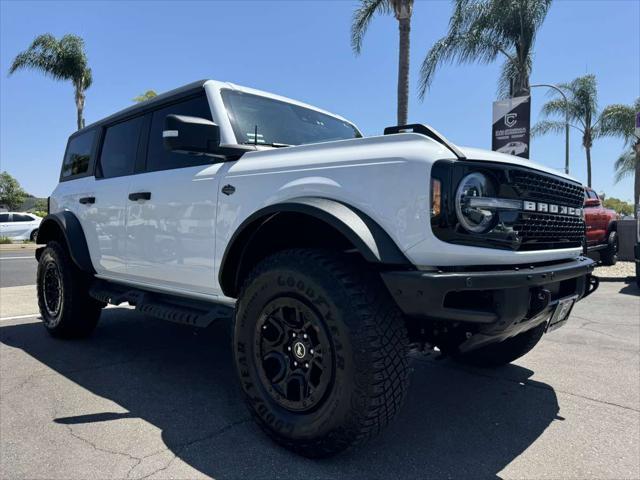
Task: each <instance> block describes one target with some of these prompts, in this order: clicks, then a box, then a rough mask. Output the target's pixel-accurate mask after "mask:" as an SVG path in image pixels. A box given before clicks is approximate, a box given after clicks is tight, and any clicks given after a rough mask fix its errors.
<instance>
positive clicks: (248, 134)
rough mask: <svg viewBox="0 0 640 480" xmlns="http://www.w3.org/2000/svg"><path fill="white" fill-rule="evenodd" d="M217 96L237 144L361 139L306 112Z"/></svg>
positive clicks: (232, 93) (257, 99) (246, 97)
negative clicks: (224, 109)
mask: <svg viewBox="0 0 640 480" xmlns="http://www.w3.org/2000/svg"><path fill="white" fill-rule="evenodd" d="M221 94H222V100H223V101H224V106H225V108H226V109H227V113H228V114H229V120H230V121H231V126H232V127H233V132H234V133H235V135H236V139H237V141H238V143H249V144H253V143H257V144H258V145H273V146H289V145H303V144H305V143H318V142H328V141H331V140H345V139H348V138H359V137H361V136H362V135H361V134H360V132H359V131H358V130H357V129H356V127H354V126H353V125H352V124H350V123H349V122H345V121H344V120H340V119H339V118H336V117H332V116H330V115H325V114H324V113H320V112H317V111H315V110H311V109H309V108H304V107H300V106H298V105H294V104H292V103H287V102H281V101H279V100H274V99H273V98H268V97H262V96H259V95H252V94H250V93H243V92H239V91H236V90H227V89H225V90H222V92H221ZM256 132H257V135H256Z"/></svg>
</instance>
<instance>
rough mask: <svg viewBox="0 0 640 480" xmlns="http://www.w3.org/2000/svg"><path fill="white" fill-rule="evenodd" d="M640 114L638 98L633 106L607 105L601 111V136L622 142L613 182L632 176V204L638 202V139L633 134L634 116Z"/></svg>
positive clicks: (639, 158) (639, 160)
mask: <svg viewBox="0 0 640 480" xmlns="http://www.w3.org/2000/svg"><path fill="white" fill-rule="evenodd" d="M636 112H640V98H637V99H636V101H635V102H634V104H633V105H609V106H608V107H607V108H605V109H604V110H603V111H602V115H601V116H602V134H603V135H608V136H612V137H620V138H622V139H623V140H624V147H625V150H624V152H623V153H622V154H621V155H620V157H619V158H618V159H617V160H616V163H615V164H614V168H615V172H616V173H615V180H616V182H619V181H620V180H622V179H623V178H626V177H628V176H631V175H633V176H634V184H633V203H634V204H636V203H637V202H639V201H640V200H638V199H639V198H640V137H638V136H637V135H636V133H635V128H634V125H635V115H636Z"/></svg>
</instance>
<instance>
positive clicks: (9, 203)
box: [0, 172, 27, 210]
mask: <svg viewBox="0 0 640 480" xmlns="http://www.w3.org/2000/svg"><path fill="white" fill-rule="evenodd" d="M25 198H27V192H25V191H24V190H23V189H22V187H21V186H20V183H18V181H17V180H16V179H15V178H13V177H12V176H11V175H9V173H7V172H2V173H0V204H1V205H5V206H6V207H7V208H8V209H9V210H17V209H18V208H20V206H21V205H22V203H23V202H24V200H25Z"/></svg>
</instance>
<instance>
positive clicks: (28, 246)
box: [0, 243, 38, 252]
mask: <svg viewBox="0 0 640 480" xmlns="http://www.w3.org/2000/svg"><path fill="white" fill-rule="evenodd" d="M36 248H38V245H36V244H35V243H11V244H6V245H0V252H17V251H20V250H24V251H26V252H34V251H35V250H36Z"/></svg>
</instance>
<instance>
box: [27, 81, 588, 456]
mask: <svg viewBox="0 0 640 480" xmlns="http://www.w3.org/2000/svg"><path fill="white" fill-rule="evenodd" d="M582 202H583V189H582V186H581V185H580V183H578V182H576V181H575V180H573V179H571V178H569V177H566V176H564V175H562V174H559V173H557V172H555V171H552V170H550V169H547V168H545V167H543V166H541V165H537V164H534V163H532V162H529V161H525V160H523V159H521V158H515V157H511V156H508V155H503V154H500V153H495V152H488V151H483V150H476V149H470V148H459V147H456V146H455V145H453V144H451V143H450V142H448V141H447V140H446V139H445V138H444V137H442V136H441V135H439V134H438V133H437V132H436V131H435V130H433V129H431V128H429V127H426V126H424V125H407V126H402V127H390V128H387V129H386V130H385V134H384V135H382V136H376V137H371V138H362V136H361V134H360V132H359V130H358V129H357V128H356V127H355V126H354V125H353V124H352V123H350V122H349V121H347V120H345V119H344V118H341V117H339V116H337V115H333V114H331V113H328V112H325V111H323V110H320V109H318V108H315V107H312V106H309V105H305V104H303V103H300V102H296V101H294V100H290V99H287V98H283V97H279V96H276V95H272V94H268V93H265V92H261V91H257V90H253V89H249V88H243V87H239V86H237V85H233V84H230V83H222V82H216V81H211V80H207V81H200V82H196V83H193V84H190V85H187V86H186V87H183V88H180V89H178V90H174V91H172V92H169V93H166V94H164V95H160V96H158V97H156V98H155V99H153V100H150V101H146V102H144V103H142V104H140V105H136V106H133V107H131V108H128V109H126V110H124V111H122V112H119V113H117V114H115V115H112V116H110V117H108V118H106V119H104V120H101V121H99V122H97V123H95V124H93V125H90V126H88V127H86V128H84V129H82V130H80V131H79V132H77V133H74V134H73V135H72V136H71V137H70V139H69V143H68V146H67V151H66V153H65V157H64V161H63V165H62V171H61V174H60V183H59V184H58V186H57V187H56V189H55V191H54V192H53V194H52V196H51V198H50V215H49V216H48V217H47V218H46V219H45V220H44V221H43V223H42V226H41V228H40V231H39V234H38V242H39V243H41V244H46V247H42V248H40V249H39V250H38V251H37V258H38V260H39V267H38V299H39V304H40V310H41V313H42V319H43V322H44V325H45V327H46V328H47V329H48V330H49V332H51V333H52V334H53V335H56V336H82V335H87V334H88V333H90V332H91V331H92V330H93V328H94V327H95V325H96V322H97V321H98V317H99V315H100V310H101V308H102V307H104V306H105V304H106V303H113V304H119V303H122V302H129V303H130V304H132V305H134V306H135V307H136V308H137V309H139V310H141V311H143V312H145V313H147V314H151V315H156V316H158V317H161V318H165V319H167V320H171V321H176V322H181V323H186V324H188V325H194V326H199V327H206V326H207V325H209V324H210V323H211V322H212V321H215V320H219V319H224V320H231V321H233V322H234V340H233V351H234V357H235V362H236V366H237V372H238V376H239V379H240V383H241V385H242V388H243V390H244V392H245V393H246V400H247V403H248V406H249V409H250V410H251V412H252V413H253V414H254V416H255V418H256V419H257V421H258V422H259V423H260V425H261V426H262V427H263V428H264V429H265V431H267V433H268V434H269V435H270V436H271V437H272V438H273V439H275V440H276V441H277V442H279V443H281V444H282V445H284V446H286V447H287V448H290V449H292V450H294V451H297V452H299V453H301V454H303V455H307V456H325V455H330V454H332V453H335V452H338V451H341V450H344V449H346V448H348V447H350V446H352V445H355V444H359V443H362V442H363V441H365V440H367V439H368V438H370V437H371V436H373V435H374V434H375V433H377V432H378V431H379V430H380V429H381V427H383V426H384V425H386V424H387V423H388V422H389V421H390V420H391V419H392V418H393V417H394V416H395V415H396V413H397V412H398V410H399V408H400V406H401V404H402V401H403V399H404V397H405V394H406V392H407V384H408V359H407V351H408V348H409V346H410V345H414V346H419V347H420V348H423V349H424V348H432V349H434V350H435V349H436V347H437V349H438V350H439V351H440V352H442V354H444V355H448V356H451V357H452V358H453V359H454V360H458V361H464V362H468V363H472V364H475V365H482V366H495V365H501V364H504V363H508V362H510V361H512V360H514V359H516V358H518V357H520V356H521V355H524V354H525V353H526V352H527V351H529V350H530V349H531V348H533V346H534V345H535V344H536V343H537V342H538V341H539V340H540V338H541V336H542V335H543V333H544V332H546V331H547V330H549V329H553V328H556V327H558V326H560V325H562V324H563V323H564V322H565V321H566V320H567V318H568V316H569V312H570V310H571V308H572V306H573V304H574V303H575V302H576V301H577V300H579V299H580V298H582V297H584V296H585V295H588V294H589V293H591V292H592V291H593V290H594V289H595V288H596V286H597V279H596V278H595V277H593V276H591V271H592V269H593V262H592V261H591V260H589V259H587V258H584V257H583V256H582V252H583V240H584V221H583V217H582V210H581V208H582Z"/></svg>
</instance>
